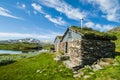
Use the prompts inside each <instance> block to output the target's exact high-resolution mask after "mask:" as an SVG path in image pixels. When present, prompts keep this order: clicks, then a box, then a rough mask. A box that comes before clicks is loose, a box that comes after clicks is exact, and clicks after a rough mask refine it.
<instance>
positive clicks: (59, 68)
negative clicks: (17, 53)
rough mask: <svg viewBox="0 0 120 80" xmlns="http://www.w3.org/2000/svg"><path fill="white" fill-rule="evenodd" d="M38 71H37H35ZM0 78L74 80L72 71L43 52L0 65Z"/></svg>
mask: <svg viewBox="0 0 120 80" xmlns="http://www.w3.org/2000/svg"><path fill="white" fill-rule="evenodd" d="M37 71H38V72H37ZM0 80H74V78H73V77H72V71H71V70H69V69H67V68H65V67H64V66H63V65H62V64H61V63H57V62H55V61H54V60H53V55H52V54H48V53H43V54H40V55H38V56H35V57H32V58H25V59H21V60H18V61H17V62H14V63H12V64H9V65H6V66H0Z"/></svg>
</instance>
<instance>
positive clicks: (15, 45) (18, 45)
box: [0, 42, 41, 51]
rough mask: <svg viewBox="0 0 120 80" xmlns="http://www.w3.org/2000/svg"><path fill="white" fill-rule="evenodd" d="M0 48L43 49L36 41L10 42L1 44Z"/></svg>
mask: <svg viewBox="0 0 120 80" xmlns="http://www.w3.org/2000/svg"><path fill="white" fill-rule="evenodd" d="M0 49H1V50H22V51H26V50H34V49H35V50H37V49H41V47H40V46H38V44H35V43H27V42H18V43H8V44H5V43H3V44H0Z"/></svg>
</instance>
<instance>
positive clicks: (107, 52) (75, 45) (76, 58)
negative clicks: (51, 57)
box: [69, 39, 115, 66]
mask: <svg viewBox="0 0 120 80" xmlns="http://www.w3.org/2000/svg"><path fill="white" fill-rule="evenodd" d="M69 53H70V60H71V61H72V63H73V64H75V65H77V66H78V65H87V64H92V63H93V62H95V61H96V60H98V59H100V58H103V57H113V54H115V44H114V43H112V42H110V41H102V40H85V39H83V40H77V41H71V42H69Z"/></svg>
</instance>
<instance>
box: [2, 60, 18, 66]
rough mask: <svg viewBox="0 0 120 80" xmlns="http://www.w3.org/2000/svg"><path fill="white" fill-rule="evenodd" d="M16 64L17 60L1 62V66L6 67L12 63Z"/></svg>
mask: <svg viewBox="0 0 120 80" xmlns="http://www.w3.org/2000/svg"><path fill="white" fill-rule="evenodd" d="M14 62H16V61H15V60H10V61H9V60H3V61H1V62H0V66H5V65H8V64H12V63H14Z"/></svg>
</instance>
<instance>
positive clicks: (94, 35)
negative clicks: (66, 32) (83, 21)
mask: <svg viewBox="0 0 120 80" xmlns="http://www.w3.org/2000/svg"><path fill="white" fill-rule="evenodd" d="M70 29H72V30H74V31H75V32H78V33H81V34H83V38H87V39H99V40H116V39H117V37H116V36H115V35H112V34H110V33H106V32H99V31H96V30H93V29H91V28H87V27H83V28H82V29H81V28H80V27H77V26H71V27H70Z"/></svg>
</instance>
